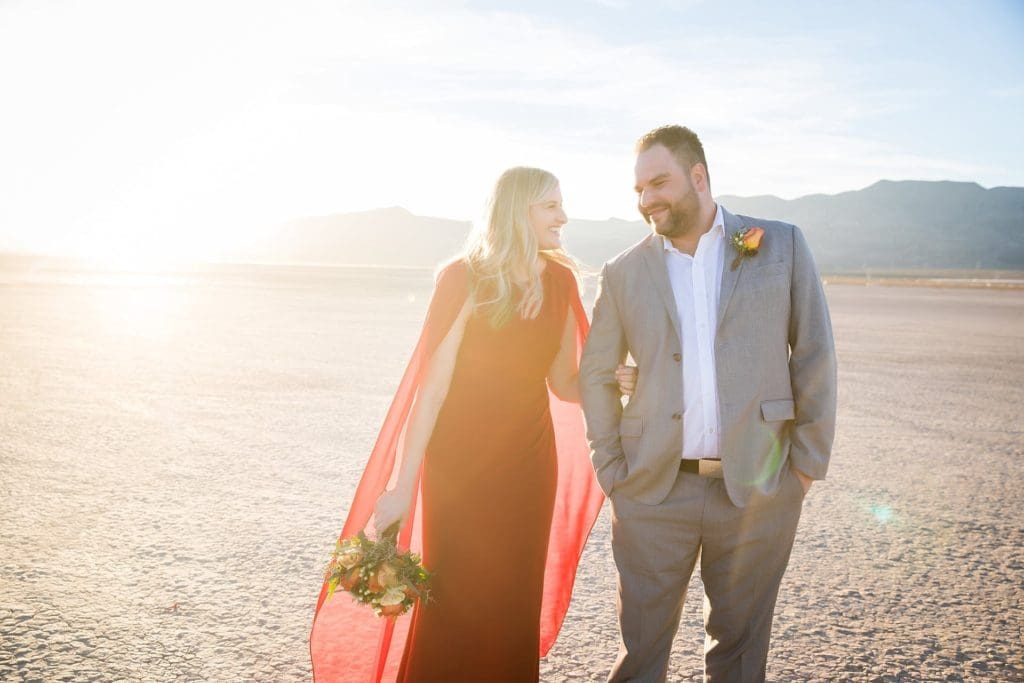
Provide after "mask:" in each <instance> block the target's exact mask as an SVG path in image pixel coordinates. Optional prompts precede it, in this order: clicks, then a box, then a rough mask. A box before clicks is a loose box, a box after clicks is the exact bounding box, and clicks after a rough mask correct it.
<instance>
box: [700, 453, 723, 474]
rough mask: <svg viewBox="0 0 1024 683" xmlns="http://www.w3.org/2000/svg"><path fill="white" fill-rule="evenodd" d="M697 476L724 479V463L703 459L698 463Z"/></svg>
mask: <svg viewBox="0 0 1024 683" xmlns="http://www.w3.org/2000/svg"><path fill="white" fill-rule="evenodd" d="M697 474H699V475H700V476H702V477H714V478H717V479H721V478H722V461H721V460H706V459H704V458H701V459H700V460H698V461H697Z"/></svg>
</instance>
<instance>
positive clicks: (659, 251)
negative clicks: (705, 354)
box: [644, 235, 683, 346]
mask: <svg viewBox="0 0 1024 683" xmlns="http://www.w3.org/2000/svg"><path fill="white" fill-rule="evenodd" d="M644 260H645V261H646V264H647V272H648V273H649V274H650V276H651V280H653V281H654V288H655V289H656V290H658V296H660V297H661V301H662V303H663V304H665V310H666V311H668V316H669V318H671V319H672V329H674V330H675V332H676V338H677V339H679V333H680V327H679V311H678V309H677V308H676V298H675V296H674V295H673V294H672V284H671V283H670V282H669V281H668V267H667V266H666V265H665V242H664V241H663V239H662V237H661V236H660V235H651V237H650V240H649V242H648V244H647V248H646V249H645V250H644ZM682 343H683V342H682V340H681V339H679V344H680V346H682Z"/></svg>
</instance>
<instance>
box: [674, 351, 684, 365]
mask: <svg viewBox="0 0 1024 683" xmlns="http://www.w3.org/2000/svg"><path fill="white" fill-rule="evenodd" d="M682 359H683V354H681V353H673V354H672V360H674V361H675V362H677V363H678V362H679V361H681V360H682Z"/></svg>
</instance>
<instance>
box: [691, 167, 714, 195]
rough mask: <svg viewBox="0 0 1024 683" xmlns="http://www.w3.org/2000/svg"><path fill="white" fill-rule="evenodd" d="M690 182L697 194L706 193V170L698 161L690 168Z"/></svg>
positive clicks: (707, 188) (707, 184)
mask: <svg viewBox="0 0 1024 683" xmlns="http://www.w3.org/2000/svg"><path fill="white" fill-rule="evenodd" d="M690 181H691V182H692V183H693V186H694V188H696V190H697V191H698V192H705V191H708V190H709V189H710V188H709V183H708V169H707V167H706V166H705V165H704V164H702V163H700V162H699V161H698V162H697V163H696V164H694V165H693V166H692V167H691V168H690Z"/></svg>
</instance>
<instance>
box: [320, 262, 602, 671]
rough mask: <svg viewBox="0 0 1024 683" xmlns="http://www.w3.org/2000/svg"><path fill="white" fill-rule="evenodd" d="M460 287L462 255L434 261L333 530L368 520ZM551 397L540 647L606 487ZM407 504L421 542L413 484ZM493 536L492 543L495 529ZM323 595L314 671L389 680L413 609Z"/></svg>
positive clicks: (561, 405)
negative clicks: (383, 412)
mask: <svg viewBox="0 0 1024 683" xmlns="http://www.w3.org/2000/svg"><path fill="white" fill-rule="evenodd" d="M548 267H553V268H556V269H557V270H558V272H557V273H554V274H555V275H557V276H564V277H568V278H570V279H571V278H572V275H571V273H570V272H569V271H568V270H567V269H565V268H563V267H561V266H558V265H556V264H554V263H551V262H549V264H548ZM572 285H573V286H572V288H571V289H572V291H573V296H572V297H571V300H570V301H571V304H570V305H571V309H572V312H573V317H574V318H575V320H576V360H577V363H578V362H579V356H580V353H581V352H582V350H583V341H584V340H585V339H586V336H587V332H588V331H589V329H590V324H589V323H588V321H587V316H586V313H585V312H584V310H583V304H582V302H581V301H580V298H579V293H578V291H577V288H576V286H575V280H574V281H573V283H572ZM468 293H469V279H468V273H467V270H466V266H465V264H464V263H463V262H461V261H456V262H455V263H452V264H451V265H449V266H447V267H446V268H444V270H442V271H441V273H440V274H439V276H438V279H437V284H436V285H435V287H434V294H433V296H432V297H431V301H430V306H429V307H428V309H427V317H426V321H425V322H424V324H423V331H422V333H421V334H420V338H419V341H418V342H417V344H416V348H415V350H414V351H413V353H412V358H411V359H410V361H409V365H408V367H407V368H406V370H405V374H404V375H403V376H402V381H401V383H400V384H399V387H398V391H397V392H396V393H395V398H394V400H393V401H392V402H391V407H390V408H389V409H388V413H387V416H386V417H385V418H384V424H383V426H382V427H381V430H380V434H379V435H378V436H377V442H376V444H375V445H374V447H373V451H372V452H371V453H370V458H369V461H368V462H367V464H366V469H365V470H364V471H363V476H362V478H361V479H360V481H359V487H358V488H357V489H356V494H355V498H354V500H353V501H352V507H351V508H350V509H349V513H348V518H347V519H346V520H345V525H344V527H343V528H342V530H341V535H340V538H350V537H352V536H355V535H356V534H357V533H358V532H359V531H361V530H364V529H365V528H366V526H367V524H368V523H369V521H370V517H371V516H372V515H373V509H374V506H375V505H376V502H377V498H378V497H379V496H380V494H381V493H382V492H383V491H384V490H385V489H386V488H387V487H388V486H389V485H390V484H391V482H392V481H393V480H394V478H395V477H396V476H397V473H398V471H399V468H400V466H401V463H400V462H398V458H397V457H396V455H397V454H398V453H401V452H402V448H401V445H402V440H403V438H404V434H405V427H406V422H407V420H408V417H409V412H410V409H411V407H412V403H413V398H414V397H415V395H416V391H417V389H418V388H419V386H420V383H421V382H422V381H423V380H424V378H425V377H426V374H427V368H428V367H429V365H430V359H431V357H432V356H433V354H434V351H435V350H436V349H437V347H438V345H439V344H440V343H441V341H442V340H443V339H444V337H445V335H446V334H447V333H448V330H449V328H450V327H451V326H452V323H454V322H455V319H456V318H457V317H458V314H459V311H460V310H461V309H462V305H463V303H464V302H465V300H466V297H467V296H468ZM549 398H550V405H551V417H552V420H553V422H554V427H555V443H556V447H557V450H558V489H557V493H556V497H555V509H554V515H553V517H552V520H551V537H550V540H549V542H548V555H547V563H546V565H545V573H544V598H543V603H542V606H541V621H540V653H539V656H540V657H543V656H544V655H546V654H547V653H548V650H550V649H551V646H552V645H553V644H554V642H555V638H556V637H557V636H558V631H559V629H560V628H561V626H562V621H563V619H564V618H565V613H566V611H567V610H568V609H569V599H570V597H571V595H572V585H573V581H574V580H575V577H576V567H577V565H578V564H579V559H580V555H581V554H582V553H583V547H584V545H585V544H586V541H587V536H588V535H589V534H590V530H591V528H592V527H593V525H594V521H595V520H596V518H597V514H598V512H599V510H600V509H601V504H602V503H603V502H604V494H603V493H602V491H601V489H600V487H599V486H598V484H597V480H596V478H595V477H594V471H593V469H592V467H591V464H590V458H589V454H590V448H589V446H588V445H587V441H586V437H585V431H584V426H583V413H582V411H581V409H580V406H579V405H578V404H575V403H567V402H565V401H561V400H559V399H558V398H557V397H555V395H554V394H551V393H550V392H549ZM412 507H413V512H412V513H411V514H410V515H409V517H408V519H406V521H405V524H404V526H403V527H402V530H401V531H400V532H399V536H398V543H399V546H400V547H401V548H411V549H412V550H413V551H414V552H421V550H422V540H421V539H422V533H421V531H422V530H421V529H420V491H419V484H417V490H416V494H415V496H414V498H413V506H412ZM494 541H495V542H496V543H500V542H501V539H494ZM428 569H429V567H428ZM326 597H327V584H326V582H325V583H324V584H323V586H322V587H321V588H320V597H319V598H318V599H317V603H316V613H315V614H314V616H313V627H312V630H311V632H310V634H309V653H310V659H311V660H312V665H313V680H314V681H318V682H320V683H327V682H334V681H357V682H359V683H365V682H367V681H369V682H372V683H376V682H377V681H393V680H394V679H395V677H396V675H397V674H398V666H399V663H400V662H401V659H402V652H403V650H404V649H405V641H406V637H407V635H408V630H409V623H410V621H411V615H410V614H407V615H405V616H402V617H399V618H397V619H386V618H383V619H382V618H380V617H377V616H376V615H374V613H373V611H372V610H371V609H370V608H369V607H367V606H365V605H360V604H357V603H356V602H355V601H354V600H352V599H351V597H350V596H348V595H345V594H343V593H341V592H340V591H339V592H338V593H336V594H335V595H334V596H333V597H332V598H331V599H330V600H326Z"/></svg>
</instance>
